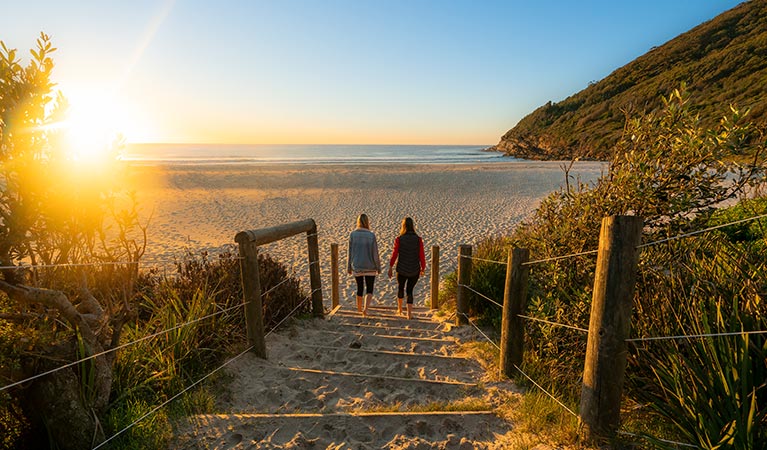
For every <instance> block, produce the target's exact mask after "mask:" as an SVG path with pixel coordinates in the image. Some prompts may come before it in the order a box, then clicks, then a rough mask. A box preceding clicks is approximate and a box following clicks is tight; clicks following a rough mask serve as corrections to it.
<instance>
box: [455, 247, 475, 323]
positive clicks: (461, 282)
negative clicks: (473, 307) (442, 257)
mask: <svg viewBox="0 0 767 450" xmlns="http://www.w3.org/2000/svg"><path fill="white" fill-rule="evenodd" d="M470 282H471V245H467V244H462V245H461V248H460V250H459V251H458V289H457V290H456V295H455V303H456V305H455V309H456V313H455V324H456V325H466V324H468V323H469V317H468V314H469V290H468V289H466V288H465V287H464V286H468V285H469V283H470Z"/></svg>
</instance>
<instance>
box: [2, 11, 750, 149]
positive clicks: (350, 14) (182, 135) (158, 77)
mask: <svg viewBox="0 0 767 450" xmlns="http://www.w3.org/2000/svg"><path fill="white" fill-rule="evenodd" d="M738 3H740V1H737V0H641V1H623V0H582V1H573V0H527V1H518V0H507V1H479V0H466V1H464V0H457V1H451V0H442V1H437V0H433V1H425V0H379V1H373V0H315V1H299V0H272V1H261V0H249V1H245V0H243V1H226V0H223V1H213V0H176V1H172V0H171V1H148V0H131V1H122V0H112V1H91V0H87V1H49V0H35V1H22V0H19V1H8V0H6V1H5V2H4V5H3V6H2V15H1V16H0V40H2V41H4V42H5V43H6V45H7V46H9V47H13V48H18V49H19V50H24V53H25V54H26V53H27V52H26V50H27V49H29V48H31V47H32V46H33V45H34V41H35V39H36V37H37V35H38V34H39V32H40V31H44V32H45V33H47V34H49V35H50V36H51V37H52V39H53V42H54V45H55V46H56V47H58V49H59V50H58V51H57V52H56V53H55V56H54V61H55V63H56V69H55V71H54V79H55V81H57V82H58V88H59V89H61V90H62V91H63V93H64V94H65V95H66V96H68V97H70V99H71V101H72V103H73V105H76V104H78V102H80V103H81V104H82V105H88V106H83V108H92V109H100V108H101V110H102V114H101V116H113V117H114V118H115V120H118V121H119V122H120V125H119V127H120V128H122V129H121V131H123V132H124V133H125V134H126V136H127V139H128V141H130V142H147V141H148V142H205V143H216V142H226V143H359V144H362V143H371V144H376V143H380V144H387V143H413V144H416V143H424V144H494V143H496V142H497V141H498V139H499V138H500V136H501V135H503V133H505V132H506V131H507V130H508V129H509V128H511V127H512V126H513V125H514V124H516V122H517V121H519V120H520V119H521V118H522V117H524V116H525V115H526V114H528V113H529V112H531V111H532V110H533V109H535V108H536V107H538V106H540V105H542V104H543V103H545V102H547V101H549V100H551V101H559V100H562V99H563V98H565V97H567V96H569V95H571V94H573V93H575V92H578V91H580V90H581V89H583V88H585V87H586V86H587V85H588V83H589V82H590V81H595V80H600V79H602V78H604V77H605V76H607V75H609V74H610V73H611V72H612V71H613V70H615V69H617V68H618V67H621V66H623V65H624V64H626V63H628V62H630V61H631V60H633V59H635V58H636V57H638V56H640V55H642V54H644V53H645V52H647V51H648V50H649V49H650V48H651V47H653V46H657V45H662V44H663V43H665V42H666V41H668V40H670V39H672V38H673V37H675V36H677V35H679V34H680V33H683V32H685V31H687V30H689V29H691V28H692V27H694V26H696V25H698V24H700V23H702V22H705V21H707V20H710V19H712V18H713V17H715V16H716V15H718V14H720V13H722V12H724V11H726V10H728V9H730V8H732V7H734V6H736V5H737V4H738ZM106 99H109V102H110V105H111V106H109V107H106V106H104V107H100V106H97V105H98V104H99V103H98V102H99V101H102V102H103V101H105V100H106ZM103 111H109V112H108V113H105V112H103Z"/></svg>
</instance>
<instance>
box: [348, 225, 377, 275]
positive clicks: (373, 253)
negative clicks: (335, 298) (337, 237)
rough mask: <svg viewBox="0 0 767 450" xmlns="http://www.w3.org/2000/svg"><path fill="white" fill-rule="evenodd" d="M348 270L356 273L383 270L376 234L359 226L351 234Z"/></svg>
mask: <svg viewBox="0 0 767 450" xmlns="http://www.w3.org/2000/svg"><path fill="white" fill-rule="evenodd" d="M346 260H347V264H346V269H347V271H349V270H350V271H352V272H354V273H362V272H377V273H380V272H381V259H380V258H379V257H378V242H377V241H376V235H375V234H373V232H372V231H370V230H368V229H365V228H357V229H356V230H354V231H352V232H351V234H350V235H349V253H348V255H347V258H346Z"/></svg>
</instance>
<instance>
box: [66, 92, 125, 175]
mask: <svg viewBox="0 0 767 450" xmlns="http://www.w3.org/2000/svg"><path fill="white" fill-rule="evenodd" d="M68 97H69V107H68V110H67V119H66V121H65V123H64V124H63V125H64V126H63V128H64V133H65V136H66V142H67V148H68V152H69V155H70V157H71V158H72V160H74V161H76V162H78V163H79V164H98V163H102V162H104V161H106V160H107V159H109V158H113V157H114V156H115V154H114V150H115V149H114V144H115V142H116V141H117V140H119V139H121V138H126V137H128V133H130V132H131V130H135V126H134V124H133V123H134V122H133V120H132V117H131V114H130V112H131V111H130V108H128V107H127V106H126V104H125V103H124V102H122V101H121V100H120V99H119V98H117V97H115V96H114V95H110V94H108V93H104V92H98V91H92V92H78V93H76V94H70V95H69V96H68Z"/></svg>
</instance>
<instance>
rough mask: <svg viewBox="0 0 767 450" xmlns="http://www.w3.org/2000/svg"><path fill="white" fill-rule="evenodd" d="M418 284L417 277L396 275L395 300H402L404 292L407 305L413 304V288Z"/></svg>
mask: <svg viewBox="0 0 767 450" xmlns="http://www.w3.org/2000/svg"><path fill="white" fill-rule="evenodd" d="M417 282H418V275H414V276H412V277H406V276H405V275H400V274H397V298H404V297H405V291H407V303H408V304H409V305H412V304H413V288H414V287H415V284H416V283H417Z"/></svg>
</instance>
